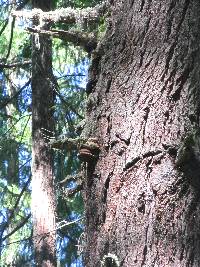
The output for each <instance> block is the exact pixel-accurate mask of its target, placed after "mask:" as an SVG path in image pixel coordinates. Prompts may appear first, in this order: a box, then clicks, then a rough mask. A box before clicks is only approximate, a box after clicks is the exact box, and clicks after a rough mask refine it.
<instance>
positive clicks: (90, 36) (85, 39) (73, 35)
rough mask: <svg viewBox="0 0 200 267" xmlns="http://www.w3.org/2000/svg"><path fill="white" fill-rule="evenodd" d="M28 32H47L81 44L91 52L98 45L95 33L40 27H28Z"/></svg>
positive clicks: (77, 44) (75, 43)
mask: <svg viewBox="0 0 200 267" xmlns="http://www.w3.org/2000/svg"><path fill="white" fill-rule="evenodd" d="M26 29H27V30H28V32H31V33H39V34H45V35H48V36H52V37H55V38H59V39H61V40H63V41H67V42H72V43H73V44H74V45H76V46H81V47H82V48H83V49H84V50H85V51H86V52H88V53H90V52H91V51H92V50H94V49H95V48H96V46H97V38H96V36H95V34H94V33H86V32H81V31H72V30H70V31H64V30H48V31H46V30H42V29H38V28H31V27H27V28H26Z"/></svg>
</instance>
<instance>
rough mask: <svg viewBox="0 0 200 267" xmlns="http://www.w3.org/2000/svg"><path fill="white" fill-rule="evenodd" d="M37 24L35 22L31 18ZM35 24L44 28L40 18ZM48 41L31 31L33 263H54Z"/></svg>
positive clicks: (44, 5) (40, 4)
mask: <svg viewBox="0 0 200 267" xmlns="http://www.w3.org/2000/svg"><path fill="white" fill-rule="evenodd" d="M32 3H33V8H40V9H42V10H44V11H47V10H50V8H51V1H50V0H49V1H35V0H33V1H32ZM35 23H36V24H38V23H39V22H35ZM39 27H43V28H45V29H46V28H48V25H44V24H43V23H42V22H41V21H40V24H39ZM51 46H52V44H51V40H50V39H49V38H48V37H45V36H39V35H33V52H32V142H33V149H32V176H33V178H32V213H33V242H34V249H35V263H36V266H48V267H49V266H56V250H55V249H56V243H55V241H56V232H55V195H54V184H53V162H52V153H51V150H50V149H49V146H48V140H47V139H45V136H44V134H46V135H51V133H52V132H53V130H54V122H53V103H54V97H53V96H54V92H53V86H52V84H53V83H52V76H53V75H52V47H51Z"/></svg>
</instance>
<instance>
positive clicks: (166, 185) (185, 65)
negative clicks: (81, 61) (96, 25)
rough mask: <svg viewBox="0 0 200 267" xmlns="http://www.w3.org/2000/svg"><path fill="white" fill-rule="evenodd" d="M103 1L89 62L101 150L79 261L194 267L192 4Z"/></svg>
mask: <svg viewBox="0 0 200 267" xmlns="http://www.w3.org/2000/svg"><path fill="white" fill-rule="evenodd" d="M110 2H112V3H111V9H112V11H111V19H110V23H109V29H108V31H107V34H106V36H105V40H104V42H103V44H102V47H101V51H102V50H103V52H104V53H103V55H102V56H101V54H95V55H93V62H92V66H91V69H90V79H91V80H90V85H91V84H92V83H91V81H93V84H95V83H96V86H95V88H91V86H90V90H89V91H90V94H89V96H88V106H87V122H88V123H87V126H88V128H89V130H90V132H89V135H88V136H90V137H97V138H98V140H99V143H100V145H101V153H100V157H99V160H98V162H97V164H96V166H95V168H94V166H92V163H89V166H88V171H87V177H86V183H85V194H86V195H85V201H86V236H87V238H86V253H85V263H86V266H87V267H92V266H100V265H101V264H100V261H101V262H102V266H118V265H117V262H118V261H119V263H120V266H124V267H127V266H130V267H131V266H134V267H137V266H138V267H139V266H140V267H141V266H148V267H149V266H159V267H161V266H162V267H164V266H165V267H166V266H167V267H171V266H176V267H177V266H180V267H184V266H196V267H198V266H200V253H199V248H200V237H199V235H200V215H199V214H200V205H199V203H200V202H199V198H200V174H199V173H200V172H199V171H200V165H199V160H200V158H199V140H200V139H199V132H198V129H199V111H200V105H199V88H200V68H199V62H200V31H199V29H200V2H199V1H198V0H191V1H190V0H178V1H174V0H168V1H157V0H152V1H150V0H135V1H134V0H127V1H123V0H121V1H120V0H118V1H110ZM109 253H110V254H109ZM114 261H115V264H116V265H114ZM109 262H110V263H109ZM111 262H112V264H113V265H112V264H111ZM103 264H104V265H103ZM109 264H110V265H109Z"/></svg>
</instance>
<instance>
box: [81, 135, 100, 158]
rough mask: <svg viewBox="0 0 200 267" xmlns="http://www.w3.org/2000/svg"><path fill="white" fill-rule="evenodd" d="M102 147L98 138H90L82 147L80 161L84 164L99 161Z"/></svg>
mask: <svg viewBox="0 0 200 267" xmlns="http://www.w3.org/2000/svg"><path fill="white" fill-rule="evenodd" d="M99 151H100V147H99V145H98V140H97V138H89V139H88V141H87V142H86V143H85V144H83V145H81V147H80V150H79V159H80V160H81V161H83V162H92V161H95V160H97V159H98V156H99Z"/></svg>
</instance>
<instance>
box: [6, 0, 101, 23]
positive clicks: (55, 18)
mask: <svg viewBox="0 0 200 267" xmlns="http://www.w3.org/2000/svg"><path fill="white" fill-rule="evenodd" d="M105 12H106V3H103V4H102V5H97V6H95V7H88V8H84V9H78V8H77V9H73V8H70V7H68V8H61V9H57V10H54V11H49V12H43V11H42V10H41V9H36V8H35V9H32V10H31V11H28V10H23V11H13V12H12V13H11V15H12V16H13V17H21V18H24V19H29V20H35V19H38V20H42V21H43V22H63V23H68V24H71V23H79V22H80V21H84V22H87V23H90V22H92V23H94V22H98V21H99V18H100V17H101V16H103V15H104V13H105Z"/></svg>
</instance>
